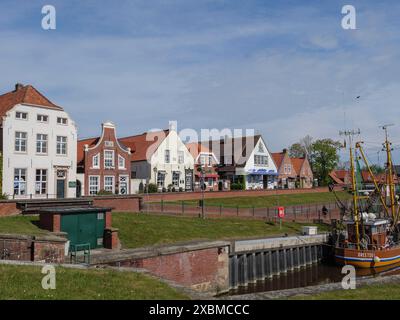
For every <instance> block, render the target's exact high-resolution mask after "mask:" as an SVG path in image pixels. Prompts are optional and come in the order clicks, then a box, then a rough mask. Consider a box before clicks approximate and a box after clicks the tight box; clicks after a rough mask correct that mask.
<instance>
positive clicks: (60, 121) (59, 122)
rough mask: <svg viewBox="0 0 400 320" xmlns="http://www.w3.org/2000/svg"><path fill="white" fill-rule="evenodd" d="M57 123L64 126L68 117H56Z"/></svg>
mask: <svg viewBox="0 0 400 320" xmlns="http://www.w3.org/2000/svg"><path fill="white" fill-rule="evenodd" d="M57 124H60V125H63V126H66V125H68V118H65V117H57Z"/></svg>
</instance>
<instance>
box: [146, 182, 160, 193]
mask: <svg viewBox="0 0 400 320" xmlns="http://www.w3.org/2000/svg"><path fill="white" fill-rule="evenodd" d="M157 191H158V188H157V185H156V184H154V183H149V184H148V186H147V192H148V193H156V192H157Z"/></svg>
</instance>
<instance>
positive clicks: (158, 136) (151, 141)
mask: <svg viewBox="0 0 400 320" xmlns="http://www.w3.org/2000/svg"><path fill="white" fill-rule="evenodd" d="M168 134H169V130H163V131H154V132H145V133H142V134H140V135H137V136H131V137H124V138H121V139H118V141H120V142H121V143H123V144H124V145H125V146H127V147H129V148H131V161H144V160H147V150H148V149H149V147H158V146H159V145H160V144H161V142H162V141H163V140H164V139H165V138H166V137H167V136H168ZM153 151H155V148H154V149H153Z"/></svg>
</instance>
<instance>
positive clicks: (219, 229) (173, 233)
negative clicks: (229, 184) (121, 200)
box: [112, 213, 327, 248]
mask: <svg viewBox="0 0 400 320" xmlns="http://www.w3.org/2000/svg"><path fill="white" fill-rule="evenodd" d="M112 225H113V227H115V228H118V229H119V237H120V240H121V242H122V245H123V247H125V248H135V247H143V246H148V245H153V244H162V243H173V242H179V241H189V240H195V239H196V240H197V239H199V240H200V239H208V240H222V239H232V238H241V237H243V238H244V237H257V236H259V237H261V236H272V235H283V234H285V233H288V234H295V233H298V232H299V231H300V230H301V227H302V226H303V225H313V224H310V223H307V224H301V223H294V222H283V224H282V230H280V229H279V223H277V224H272V225H271V224H268V223H266V222H265V221H262V220H253V219H240V218H221V219H218V218H215V219H211V218H209V219H201V218H197V217H173V216H162V215H148V214H143V213H139V214H135V213H113V216H112ZM319 230H327V226H325V225H320V226H319Z"/></svg>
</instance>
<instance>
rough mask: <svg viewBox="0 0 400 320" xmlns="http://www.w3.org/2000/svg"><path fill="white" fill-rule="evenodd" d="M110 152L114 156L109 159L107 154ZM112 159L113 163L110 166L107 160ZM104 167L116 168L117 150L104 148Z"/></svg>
mask: <svg viewBox="0 0 400 320" xmlns="http://www.w3.org/2000/svg"><path fill="white" fill-rule="evenodd" d="M109 152H112V158H111V159H108V158H107V157H106V154H108V153H109ZM110 160H111V161H112V165H111V166H109V165H107V161H110ZM104 168H105V169H114V168H115V152H114V150H104Z"/></svg>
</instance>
